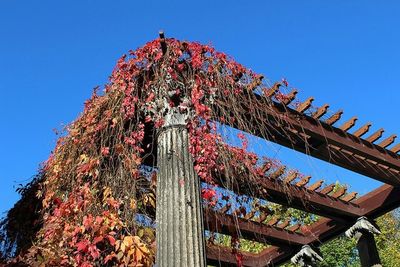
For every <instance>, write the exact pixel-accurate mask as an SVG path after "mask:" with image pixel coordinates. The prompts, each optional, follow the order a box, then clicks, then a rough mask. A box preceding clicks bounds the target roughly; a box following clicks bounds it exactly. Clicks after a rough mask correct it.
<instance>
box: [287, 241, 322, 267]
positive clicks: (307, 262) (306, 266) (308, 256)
mask: <svg viewBox="0 0 400 267" xmlns="http://www.w3.org/2000/svg"><path fill="white" fill-rule="evenodd" d="M323 260H324V259H323V258H322V257H321V256H320V255H319V254H318V253H317V252H315V251H314V250H313V249H312V248H311V247H310V246H309V245H305V246H303V247H302V248H301V250H300V251H299V252H298V253H297V254H296V255H294V256H293V257H292V258H291V261H292V263H294V264H297V265H299V266H302V267H313V266H316V263H317V262H321V261H323Z"/></svg>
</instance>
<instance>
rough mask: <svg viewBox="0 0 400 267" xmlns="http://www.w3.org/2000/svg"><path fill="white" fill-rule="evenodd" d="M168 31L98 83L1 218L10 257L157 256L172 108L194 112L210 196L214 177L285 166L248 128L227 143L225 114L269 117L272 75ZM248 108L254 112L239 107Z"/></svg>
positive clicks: (63, 261) (112, 261)
mask: <svg viewBox="0 0 400 267" xmlns="http://www.w3.org/2000/svg"><path fill="white" fill-rule="evenodd" d="M160 36H161V38H159V39H156V40H154V41H151V42H149V43H147V44H146V45H144V46H143V47H141V48H139V49H137V50H135V51H130V52H129V54H128V55H124V56H123V57H121V58H120V59H119V60H118V62H117V64H116V66H115V69H114V70H113V72H112V74H111V76H110V81H109V83H108V84H106V85H105V86H104V92H102V93H98V89H96V90H95V91H94V93H93V95H92V97H91V98H90V99H89V100H88V101H86V103H85V108H84V111H83V113H82V114H81V115H80V116H79V117H78V118H77V119H76V120H75V121H74V122H73V123H71V124H70V125H68V126H67V127H66V128H65V132H64V134H62V135H61V136H60V138H59V139H58V142H57V145H56V147H55V149H54V152H53V153H52V154H51V156H50V157H49V159H48V160H47V161H46V162H45V163H44V164H43V167H42V168H41V171H40V175H39V176H38V178H36V179H35V180H34V181H33V182H32V183H31V184H30V185H28V186H27V187H26V188H25V189H24V191H23V194H22V199H21V200H20V201H19V202H18V203H17V204H16V206H15V207H14V208H13V209H12V210H11V211H10V212H9V213H8V217H6V218H5V219H4V220H3V221H2V223H1V230H2V231H1V236H2V239H3V240H4V242H3V245H2V250H3V254H4V255H5V256H6V257H12V256H15V255H18V256H17V257H14V258H13V259H12V261H14V262H18V263H20V264H26V265H33V266H39V265H41V264H44V265H48V266H63V265H65V266H69V265H80V266H93V265H102V266H104V265H106V266H115V265H124V264H143V265H145V266H149V265H152V263H153V262H154V258H155V257H154V253H155V244H154V243H155V233H154V227H153V225H152V222H153V219H154V215H155V184H156V183H155V181H156V176H157V173H156V172H155V171H154V169H152V167H154V166H155V164H154V162H153V164H151V162H152V161H151V159H152V158H153V157H154V152H153V151H151V150H152V147H153V146H152V143H153V141H152V137H154V136H155V131H156V130H157V129H159V128H160V127H162V126H164V124H165V118H166V117H168V114H169V112H170V111H171V110H178V111H179V112H180V114H185V116H186V119H185V123H186V127H187V129H188V132H189V150H190V153H191V155H192V157H193V159H194V169H195V171H196V173H197V175H198V176H199V177H200V178H201V180H202V181H203V182H206V183H208V184H211V187H210V186H208V187H205V188H203V191H202V194H203V199H204V201H205V203H206V204H207V205H215V204H216V202H217V201H219V199H218V198H220V197H221V196H220V195H219V194H216V192H215V191H214V189H213V188H212V185H213V184H216V183H220V182H221V181H220V178H221V177H223V179H224V181H225V182H226V183H227V185H226V187H227V188H228V189H229V186H230V185H231V186H234V184H235V183H233V182H232V183H230V182H229V181H230V179H233V177H238V175H239V176H240V174H241V173H246V175H247V176H246V177H250V180H251V177H257V178H259V177H260V176H264V175H266V174H268V170H273V169H274V167H276V168H277V167H279V166H278V165H279V164H275V162H274V161H273V160H271V159H265V160H264V161H263V162H260V160H259V158H258V157H257V156H256V155H255V154H254V153H250V152H248V151H247V140H246V139H245V138H244V137H241V138H242V141H243V146H242V147H232V146H230V145H227V143H226V142H225V141H224V137H223V136H222V135H221V133H219V132H218V131H217V124H216V123H215V121H219V122H221V123H228V124H230V125H237V126H239V127H238V128H240V129H244V130H248V132H252V131H253V130H254V129H253V128H254V127H252V125H254V124H259V125H265V124H268V123H269V122H268V120H267V119H266V118H264V117H263V115H262V113H261V112H259V110H258V108H260V105H263V107H268V105H269V103H271V99H270V98H269V97H268V92H269V90H271V88H270V87H269V86H266V85H264V84H263V83H262V79H263V77H262V76H261V75H257V74H255V73H254V72H252V71H251V70H249V69H246V68H245V67H243V66H242V65H240V64H238V63H236V62H235V61H234V60H232V59H231V58H229V57H228V56H226V55H225V54H224V53H220V52H217V51H216V50H215V49H214V48H212V47H210V46H208V45H201V44H199V43H196V42H183V41H179V40H176V39H165V38H164V36H162V35H160ZM282 84H283V85H286V86H287V82H286V81H284V82H283V83H282ZM279 85H281V84H277V85H275V86H277V87H279ZM255 93H256V94H257V96H258V97H257V103H256V102H253V100H254V94H255ZM278 95H279V94H278ZM279 96H280V97H282V95H279ZM243 103H246V106H243ZM243 110H245V111H246V112H248V114H249V117H248V119H246V120H243V119H239V118H241V116H238V114H239V113H240V114H242V113H243ZM282 134H285V133H282ZM149 139H150V140H149ZM149 162H150V163H149ZM144 163H146V164H148V165H152V166H149V167H150V168H147V167H146V166H144ZM271 168H272V169H271ZM216 179H217V180H216ZM239 182H240V183H245V182H246V181H240V180H239ZM246 183H248V181H247V182H246ZM242 186H243V187H246V186H244V185H243V184H242ZM252 190H257V188H254V185H253V187H248V188H247V191H246V194H248V195H249V196H251V191H252ZM223 197H224V199H223V201H227V202H230V201H231V200H230V199H229V197H228V196H223ZM232 201H233V200H232ZM33 206H34V207H33ZM17 214H26V215H28V214H29V215H31V216H27V217H25V218H20V217H18V215H17ZM25 219H27V220H25ZM22 220H25V221H24V224H21V221H22ZM27 229H30V231H27ZM31 241H33V242H31Z"/></svg>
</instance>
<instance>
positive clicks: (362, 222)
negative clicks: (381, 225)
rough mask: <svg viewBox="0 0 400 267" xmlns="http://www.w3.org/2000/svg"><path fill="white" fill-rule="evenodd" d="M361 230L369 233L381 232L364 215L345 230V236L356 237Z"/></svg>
mask: <svg viewBox="0 0 400 267" xmlns="http://www.w3.org/2000/svg"><path fill="white" fill-rule="evenodd" d="M363 232H369V233H371V234H380V233H381V232H380V231H379V230H378V229H377V228H376V227H375V226H374V225H373V224H372V223H370V222H369V221H368V219H367V218H366V217H360V218H358V220H357V222H356V223H355V224H354V225H353V226H352V227H350V228H349V230H347V231H346V233H345V234H346V236H347V237H348V238H353V237H357V236H358V235H357V234H362V233H363Z"/></svg>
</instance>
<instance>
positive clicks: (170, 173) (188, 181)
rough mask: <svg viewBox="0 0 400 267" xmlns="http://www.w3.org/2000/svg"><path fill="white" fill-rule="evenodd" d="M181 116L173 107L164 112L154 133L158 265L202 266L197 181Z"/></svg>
mask: <svg viewBox="0 0 400 267" xmlns="http://www.w3.org/2000/svg"><path fill="white" fill-rule="evenodd" d="M185 120H186V116H185V115H182V114H180V113H178V112H177V111H171V112H168V114H167V115H166V116H165V124H164V126H163V127H162V128H161V129H160V130H159V132H158V135H157V147H158V151H157V162H158V176H157V209H156V222H157V226H156V227H157V228H156V236H157V256H156V264H157V266H158V267H166V266H171V267H175V266H200V267H203V266H206V261H205V242H204V225H203V211H202V206H201V201H200V181H199V178H198V176H197V174H196V173H195V171H194V168H193V159H192V157H191V155H190V153H189V139H188V131H187V129H186V121H185Z"/></svg>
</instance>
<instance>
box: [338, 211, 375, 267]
mask: <svg viewBox="0 0 400 267" xmlns="http://www.w3.org/2000/svg"><path fill="white" fill-rule="evenodd" d="M374 234H380V231H379V230H378V229H377V228H376V227H375V226H374V225H373V224H371V223H370V222H369V221H368V219H367V218H365V217H361V218H359V219H358V220H357V222H356V223H355V224H354V225H353V226H352V227H350V229H349V230H347V231H346V236H347V237H350V238H352V237H355V238H356V239H357V250H358V255H359V256H360V261H361V266H362V267H371V266H372V267H381V266H382V265H381V260H380V258H379V253H378V249H377V247H376V243H375V238H374Z"/></svg>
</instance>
